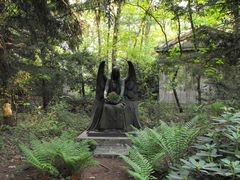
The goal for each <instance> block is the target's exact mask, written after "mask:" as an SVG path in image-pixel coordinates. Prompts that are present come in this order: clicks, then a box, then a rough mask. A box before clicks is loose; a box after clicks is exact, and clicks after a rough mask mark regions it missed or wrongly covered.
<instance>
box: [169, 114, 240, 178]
mask: <svg viewBox="0 0 240 180" xmlns="http://www.w3.org/2000/svg"><path fill="white" fill-rule="evenodd" d="M239 124H240V112H239V111H236V112H235V111H234V110H233V109H227V111H226V112H225V113H224V114H223V115H222V116H220V117H216V118H214V119H212V120H211V124H210V126H211V128H209V129H208V131H207V133H205V134H204V135H203V136H200V137H199V138H198V143H197V144H195V146H194V148H195V151H196V153H195V154H193V155H192V156H190V157H188V158H186V159H181V161H182V163H180V164H179V165H178V166H176V167H173V170H172V171H171V172H170V173H169V175H168V176H167V177H168V178H169V179H176V180H177V179H207V178H209V179H211V178H218V179H238V178H239V177H240V161H239V157H240V156H239V143H240V136H239V132H240V131H239V128H240V126H239Z"/></svg>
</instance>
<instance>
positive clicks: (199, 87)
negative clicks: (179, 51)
mask: <svg viewBox="0 0 240 180" xmlns="http://www.w3.org/2000/svg"><path fill="white" fill-rule="evenodd" d="M191 3H192V1H191V0H188V6H187V7H188V15H189V21H190V24H191V29H192V34H193V45H194V49H195V53H197V51H198V46H197V39H196V30H195V26H194V23H193V18H192V13H193V12H192V8H191ZM196 79H197V93H198V97H197V100H198V104H199V105H200V104H201V103H202V92H201V75H200V74H199V73H198V75H197V77H196Z"/></svg>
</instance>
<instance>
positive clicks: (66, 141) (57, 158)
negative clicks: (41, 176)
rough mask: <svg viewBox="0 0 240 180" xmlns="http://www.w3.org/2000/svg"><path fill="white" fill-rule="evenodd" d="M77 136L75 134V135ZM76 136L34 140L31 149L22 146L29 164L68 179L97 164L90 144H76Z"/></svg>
mask: <svg viewBox="0 0 240 180" xmlns="http://www.w3.org/2000/svg"><path fill="white" fill-rule="evenodd" d="M74 135H75V134H74ZM73 139H74V136H72V135H70V136H69V135H68V134H67V133H64V134H63V135H61V136H60V137H59V138H55V139H53V140H51V141H50V142H41V141H40V140H37V139H35V140H32V141H31V147H30V148H29V147H28V146H27V145H25V144H20V145H19V147H20V149H21V151H22V152H23V154H24V156H25V157H26V160H27V163H29V164H30V165H31V166H34V167H35V168H37V169H38V170H39V171H41V172H43V173H48V174H51V175H53V176H55V177H68V176H70V175H73V174H74V173H76V171H77V170H79V169H81V168H84V167H87V166H89V165H93V164H96V161H95V160H93V156H92V153H91V152H90V149H89V145H90V142H87V141H82V142H76V141H74V140H73Z"/></svg>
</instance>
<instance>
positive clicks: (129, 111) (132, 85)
mask: <svg viewBox="0 0 240 180" xmlns="http://www.w3.org/2000/svg"><path fill="white" fill-rule="evenodd" d="M128 66H129V70H128V76H127V77H126V78H124V79H120V71H119V68H117V67H113V69H112V74H111V79H108V78H107V77H106V76H105V75H104V67H105V62H104V61H103V62H101V63H100V65H99V69H98V75H97V86H96V97H95V102H94V107H93V113H92V123H91V125H90V127H89V128H88V131H108V130H115V131H116V130H119V131H122V132H128V131H131V130H132V126H133V127H136V128H140V127H141V126H140V123H139V121H138V110H137V83H136V73H135V69H134V66H133V64H132V62H131V61H128Z"/></svg>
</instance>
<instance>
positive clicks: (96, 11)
mask: <svg viewBox="0 0 240 180" xmlns="http://www.w3.org/2000/svg"><path fill="white" fill-rule="evenodd" d="M95 21H96V26H97V37H98V56H99V58H100V56H101V46H102V43H101V33H100V22H101V11H100V1H99V0H96V9H95Z"/></svg>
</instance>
